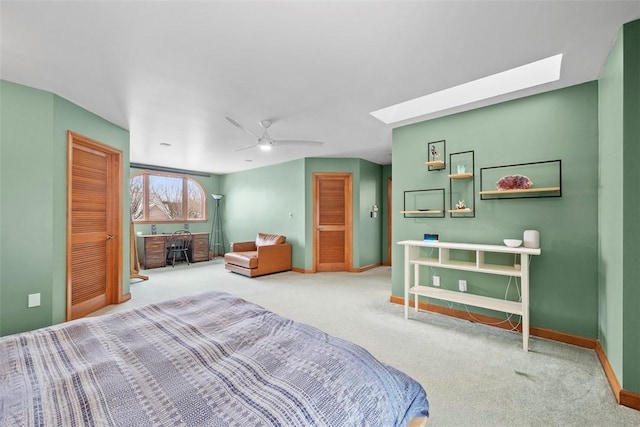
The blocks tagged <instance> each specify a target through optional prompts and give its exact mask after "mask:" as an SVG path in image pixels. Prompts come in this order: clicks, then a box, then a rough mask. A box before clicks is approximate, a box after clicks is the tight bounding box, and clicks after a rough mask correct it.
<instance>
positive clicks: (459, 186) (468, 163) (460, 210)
mask: <svg viewBox="0 0 640 427" xmlns="http://www.w3.org/2000/svg"><path fill="white" fill-rule="evenodd" d="M474 169H475V153H474V151H473V150H471V151H461V152H459V153H451V154H449V210H448V212H449V216H450V217H451V218H474V217H475V216H476V213H475V193H476V181H475V177H474V174H473V171H474Z"/></svg>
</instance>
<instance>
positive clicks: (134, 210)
mask: <svg viewBox="0 0 640 427" xmlns="http://www.w3.org/2000/svg"><path fill="white" fill-rule="evenodd" d="M129 197H130V200H131V206H130V210H131V218H132V219H133V221H134V222H185V221H206V220H207V203H206V202H207V197H206V193H205V192H204V190H203V188H202V187H201V186H200V184H198V183H197V182H196V181H194V180H193V179H192V178H190V177H188V176H185V175H174V174H168V173H153V172H148V171H145V172H143V173H141V174H138V175H135V176H133V177H131V185H130V189H129Z"/></svg>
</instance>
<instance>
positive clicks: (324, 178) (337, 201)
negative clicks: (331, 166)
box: [313, 173, 353, 271]
mask: <svg viewBox="0 0 640 427" xmlns="http://www.w3.org/2000/svg"><path fill="white" fill-rule="evenodd" d="M313 183H314V184H313V185H314V192H313V195H314V196H313V202H314V209H313V212H314V249H315V250H314V267H315V268H314V269H315V271H350V270H351V269H352V253H351V252H352V237H351V236H352V223H353V219H352V217H353V213H352V212H353V208H352V201H351V200H352V174H350V173H315V174H314V175H313Z"/></svg>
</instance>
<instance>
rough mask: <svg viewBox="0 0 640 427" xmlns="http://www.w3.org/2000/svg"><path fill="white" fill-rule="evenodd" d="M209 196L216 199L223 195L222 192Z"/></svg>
mask: <svg viewBox="0 0 640 427" xmlns="http://www.w3.org/2000/svg"><path fill="white" fill-rule="evenodd" d="M211 197H213V198H214V199H216V200H220V199H222V198H223V197H224V194H212V195H211Z"/></svg>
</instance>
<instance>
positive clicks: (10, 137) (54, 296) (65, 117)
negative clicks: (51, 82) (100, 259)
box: [0, 81, 129, 335]
mask: <svg viewBox="0 0 640 427" xmlns="http://www.w3.org/2000/svg"><path fill="white" fill-rule="evenodd" d="M0 90H1V95H2V106H1V109H0V122H1V125H2V126H1V128H2V130H1V133H0V136H1V138H2V144H1V148H0V153H1V160H0V161H1V171H0V178H1V184H0V185H1V187H0V188H1V191H2V207H1V212H2V217H1V219H0V221H1V222H0V224H1V225H0V232H1V233H2V242H1V243H0V248H1V251H2V252H1V254H0V259H1V260H2V261H1V262H2V269H1V273H0V274H1V276H2V277H1V282H0V295H2V297H1V299H0V311H1V313H0V318H1V319H2V320H1V323H0V327H1V328H0V334H1V335H7V334H11V333H15V332H21V331H25V330H30V329H34V328H38V327H42V326H48V325H51V324H54V323H59V322H61V321H63V320H64V318H65V313H66V296H65V295H66V284H65V275H66V272H65V268H66V267H65V266H66V255H65V253H66V231H65V230H66V200H67V199H66V197H67V196H66V155H67V134H66V132H67V130H73V131H75V132H78V133H80V134H82V135H85V136H88V137H90V138H93V139H96V140H98V141H101V142H103V143H105V144H108V145H111V146H113V147H115V148H118V149H120V150H122V151H123V159H124V162H125V164H124V173H123V175H124V176H123V190H125V199H124V201H123V214H125V215H126V216H125V218H128V216H129V213H128V212H129V206H128V200H129V196H128V194H129V193H128V188H129V180H128V176H129V171H128V159H129V132H127V131H126V130H124V129H122V128H120V127H118V126H115V125H113V124H112V123H109V122H107V121H106V120H104V119H102V118H100V117H98V116H96V115H95V114H92V113H90V112H88V111H86V110H84V109H82V108H80V107H78V106H77V105H74V104H72V103H70V102H69V101H67V100H64V99H62V98H60V97H58V96H56V95H53V94H51V93H48V92H43V91H39V90H36V89H32V88H28V87H25V86H21V85H18V84H15V83H11V82H7V81H0ZM18 178H19V179H18ZM25 203H29V205H30V208H29V210H26V209H24V204H25ZM122 233H123V236H127V237H128V235H129V224H128V221H125V222H124V224H123V230H122ZM122 265H123V293H127V292H128V291H129V277H128V272H129V245H128V244H124V245H123V264H122ZM37 292H39V293H41V299H42V305H41V306H40V307H34V308H27V295H28V294H30V293H37Z"/></svg>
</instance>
